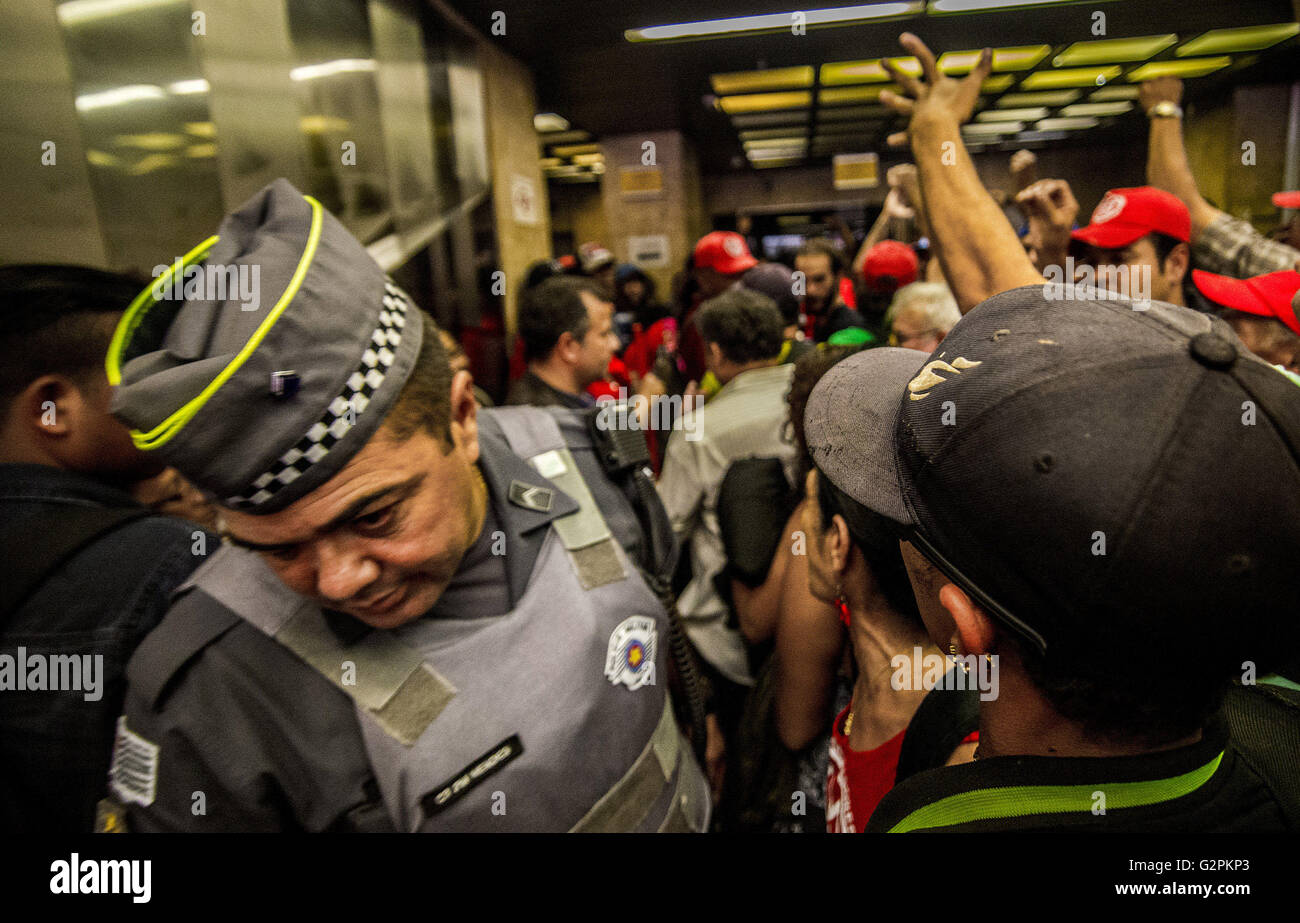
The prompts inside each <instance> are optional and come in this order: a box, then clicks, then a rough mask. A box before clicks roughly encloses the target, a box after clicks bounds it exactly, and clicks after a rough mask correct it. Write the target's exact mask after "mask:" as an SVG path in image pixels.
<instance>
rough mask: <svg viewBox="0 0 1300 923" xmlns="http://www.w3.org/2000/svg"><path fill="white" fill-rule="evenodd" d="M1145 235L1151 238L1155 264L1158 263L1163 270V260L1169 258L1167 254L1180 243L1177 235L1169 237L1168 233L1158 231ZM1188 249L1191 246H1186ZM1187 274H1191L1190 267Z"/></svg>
mask: <svg viewBox="0 0 1300 923" xmlns="http://www.w3.org/2000/svg"><path fill="white" fill-rule="evenodd" d="M1147 236H1148V237H1150V238H1151V246H1152V247H1154V248H1155V251H1156V265H1158V266H1159V267H1160V269H1161V271H1162V272H1163V271H1164V268H1165V260H1167V259H1168V258H1169V254H1171V253H1173V252H1174V247H1177V246H1178V245H1179V244H1181V243H1182V241H1181V240H1179V239H1178V238H1177V237H1170V236H1169V235H1168V234H1161V233H1160V232H1159V231H1152V232H1151V233H1150V234H1148V235H1147ZM1188 249H1189V250H1190V249H1191V248H1190V247H1188ZM1188 274H1189V275H1190V274H1191V271H1190V269H1189V270H1188Z"/></svg>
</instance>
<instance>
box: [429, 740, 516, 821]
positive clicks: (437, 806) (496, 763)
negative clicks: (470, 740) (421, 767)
mask: <svg viewBox="0 0 1300 923" xmlns="http://www.w3.org/2000/svg"><path fill="white" fill-rule="evenodd" d="M523 752H524V745H523V742H522V741H521V740H520V739H519V735H518V734H511V735H510V736H509V737H507V738H506V739H505V740H503V741H501V743H499V744H497V745H496V746H495V747H493V748H492V749H491V750H489V751H488V752H487V753H484V754H483V755H482V756H480V757H479V758H478V759H476V760H475V761H474V762H472V763H470V764H469V765H468V766H466V767H465V768H464V769H462V770H461V771H460V772H458V773H456V775H454V776H452V777H451V778H450V779H448V780H447V781H446V782H444V783H442V785H439V786H438V787H437V788H436V789H434V790H433V791H431V792H429V794H427V795H425V796H424V797H423V798H421V799H420V807H421V808H422V809H423V810H424V816H425V817H432V816H433V815H435V814H437V813H438V812H439V811H441V810H443V809H444V808H446V807H447V806H448V805H450V804H452V803H453V802H455V801H457V800H459V799H460V797H461V796H462V795H464V794H465V793H466V792H468V791H469V790H470V789H471V788H473V787H474V786H475V785H478V784H479V783H480V782H482V781H483V780H484V779H486V778H487V777H488V776H490V775H492V774H493V773H494V772H496V771H497V770H499V769H502V768H503V767H504V766H505V765H506V763H508V762H510V761H511V760H513V759H514V758H515V757H517V756H519V754H521V753H523Z"/></svg>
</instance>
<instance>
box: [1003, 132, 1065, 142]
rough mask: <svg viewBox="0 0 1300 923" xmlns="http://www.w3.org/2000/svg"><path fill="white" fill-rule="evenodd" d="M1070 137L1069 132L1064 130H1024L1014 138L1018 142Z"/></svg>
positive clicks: (1058, 139) (1057, 139) (1055, 139)
mask: <svg viewBox="0 0 1300 923" xmlns="http://www.w3.org/2000/svg"><path fill="white" fill-rule="evenodd" d="M1068 137H1069V133H1068V132H1064V131H1022V132H1021V133H1020V134H1018V135H1016V136H1015V138H1014V139H1012V140H1014V141H1016V142H1017V143H1021V142H1025V141H1061V140H1063V139H1065V138H1068Z"/></svg>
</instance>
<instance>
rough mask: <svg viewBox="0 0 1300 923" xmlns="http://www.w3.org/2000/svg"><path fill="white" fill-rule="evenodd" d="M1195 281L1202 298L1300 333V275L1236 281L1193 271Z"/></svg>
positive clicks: (1275, 274) (1274, 274) (1270, 275)
mask: <svg viewBox="0 0 1300 923" xmlns="http://www.w3.org/2000/svg"><path fill="white" fill-rule="evenodd" d="M1192 281H1193V282H1195V283H1196V287H1197V288H1198V289H1200V292H1201V294H1202V295H1204V296H1205V297H1206V298H1208V299H1210V300H1211V301H1213V302H1214V303H1215V304H1217V305H1222V306H1223V307H1225V308H1232V310H1234V311H1244V312H1245V313H1247V314H1257V315H1259V316H1260V317H1274V318H1277V319H1278V320H1280V321H1281V322H1282V323H1284V324H1286V325H1287V326H1288V327H1290V328H1291V329H1292V330H1293V331H1295V332H1296V333H1297V334H1300V319H1297V318H1296V308H1295V299H1296V296H1297V293H1298V292H1300V272H1294V271H1292V270H1289V269H1288V270H1283V271H1282V272H1270V273H1266V274H1265V275H1262V276H1255V277H1253V278H1250V279H1234V278H1232V277H1231V276H1216V275H1215V274H1214V273H1212V272H1205V271H1203V270H1200V269H1193V270H1192Z"/></svg>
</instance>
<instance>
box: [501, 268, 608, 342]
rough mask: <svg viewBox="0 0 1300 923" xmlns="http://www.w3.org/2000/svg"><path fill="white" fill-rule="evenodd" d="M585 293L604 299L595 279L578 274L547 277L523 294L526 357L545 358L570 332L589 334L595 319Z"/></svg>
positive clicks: (521, 309) (521, 326) (521, 322)
mask: <svg viewBox="0 0 1300 923" xmlns="http://www.w3.org/2000/svg"><path fill="white" fill-rule="evenodd" d="M583 292H589V293H590V294H592V295H594V296H596V297H597V298H601V299H603V298H604V296H603V295H601V293H600V289H599V288H598V287H597V286H596V284H595V283H594V282H592V281H591V280H590V279H585V278H580V277H578V276H556V277H554V278H551V279H546V280H545V281H543V282H541V283H540V284H538V285H537V286H535V287H534V288H531V289H528V290H527V291H526V292H524V293H523V296H522V297H521V298H520V302H519V336H520V337H521V338H522V339H523V341H524V357H525V358H526V359H530V360H532V359H545V358H546V357H547V356H549V355H550V354H551V350H553V349H554V348H555V344H556V342H557V341H558V340H559V339H560V336H561V334H564V333H570V334H572V335H573V337H574V339H577V340H581V339H582V338H583V337H585V336H586V335H587V329H588V328H589V327H590V326H591V320H590V318H589V317H588V316H587V306H586V305H585V304H584V303H583V301H582V293H583Z"/></svg>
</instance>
